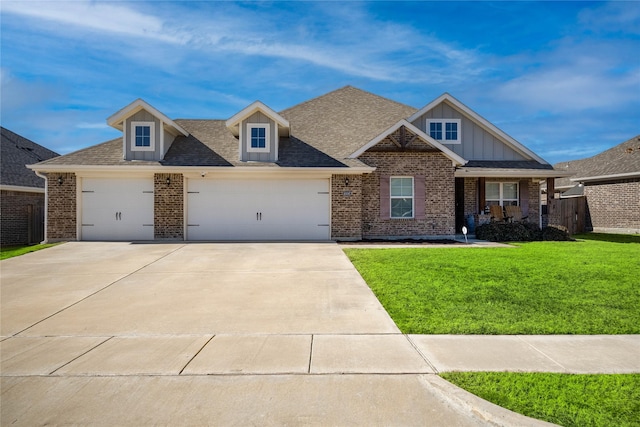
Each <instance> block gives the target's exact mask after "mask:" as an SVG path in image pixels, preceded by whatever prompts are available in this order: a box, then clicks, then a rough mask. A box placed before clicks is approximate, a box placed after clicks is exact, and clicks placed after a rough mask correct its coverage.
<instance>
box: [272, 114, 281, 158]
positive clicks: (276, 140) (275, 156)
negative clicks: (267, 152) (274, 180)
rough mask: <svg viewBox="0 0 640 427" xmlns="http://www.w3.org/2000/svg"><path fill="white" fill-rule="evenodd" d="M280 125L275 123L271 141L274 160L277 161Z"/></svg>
mask: <svg viewBox="0 0 640 427" xmlns="http://www.w3.org/2000/svg"><path fill="white" fill-rule="evenodd" d="M279 131H280V125H279V124H278V123H276V131H275V132H274V134H275V141H274V143H273V154H274V162H277V161H278V147H279V145H280V134H279Z"/></svg>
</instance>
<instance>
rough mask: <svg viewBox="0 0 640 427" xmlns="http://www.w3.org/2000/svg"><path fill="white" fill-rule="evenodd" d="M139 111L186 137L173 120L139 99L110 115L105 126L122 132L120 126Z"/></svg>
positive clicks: (185, 133) (184, 132)
mask: <svg viewBox="0 0 640 427" xmlns="http://www.w3.org/2000/svg"><path fill="white" fill-rule="evenodd" d="M141 110H145V111H148V112H149V113H151V114H152V115H154V116H155V117H156V118H158V119H160V120H162V122H163V123H164V124H165V125H168V126H169V127H171V128H173V129H174V130H175V131H177V132H175V131H174V133H181V134H183V135H184V136H187V135H188V132H187V131H185V130H184V129H182V128H181V127H180V126H179V125H178V124H176V123H175V122H174V121H173V120H171V119H170V118H169V117H167V116H165V115H164V114H162V113H161V112H160V111H159V110H157V109H156V108H154V107H153V106H152V105H151V104H149V103H148V102H146V101H144V100H143V99H140V98H138V99H136V100H135V101H133V102H132V103H131V104H129V105H127V106H126V107H123V108H121V109H120V110H119V111H118V112H116V113H115V114H113V115H111V116H110V117H109V118H108V119H107V124H108V125H109V126H112V127H114V128H116V129H118V130H122V126H123V123H124V121H125V120H126V119H127V118H129V117H131V116H133V115H134V114H136V113H137V112H138V111H141Z"/></svg>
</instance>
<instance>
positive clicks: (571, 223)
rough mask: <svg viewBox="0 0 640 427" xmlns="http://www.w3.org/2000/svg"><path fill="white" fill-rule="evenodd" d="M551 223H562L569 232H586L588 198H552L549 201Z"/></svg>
mask: <svg viewBox="0 0 640 427" xmlns="http://www.w3.org/2000/svg"><path fill="white" fill-rule="evenodd" d="M547 209H548V211H547V213H548V218H549V225H562V226H563V227H566V228H567V230H568V231H569V234H576V233H584V231H585V223H586V219H587V199H586V198H585V197H572V198H570V199H552V200H549V201H548V207H547Z"/></svg>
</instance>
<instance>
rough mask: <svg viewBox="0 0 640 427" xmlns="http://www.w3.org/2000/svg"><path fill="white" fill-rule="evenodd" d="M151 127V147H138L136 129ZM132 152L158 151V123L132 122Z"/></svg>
mask: <svg viewBox="0 0 640 427" xmlns="http://www.w3.org/2000/svg"><path fill="white" fill-rule="evenodd" d="M138 126H140V127H143V126H148V127H149V146H148V147H147V146H140V147H138V146H137V145H136V127H138ZM129 140H130V142H131V151H155V149H156V123H155V122H131V137H130V138H129Z"/></svg>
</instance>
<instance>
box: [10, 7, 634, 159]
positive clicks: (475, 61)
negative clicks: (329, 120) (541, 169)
mask: <svg viewBox="0 0 640 427" xmlns="http://www.w3.org/2000/svg"><path fill="white" fill-rule="evenodd" d="M0 14H1V26H2V31H1V42H2V45H1V58H0V69H1V75H0V83H1V114H2V116H1V121H2V125H3V126H4V127H6V128H8V129H10V130H12V131H14V132H17V133H19V134H21V135H23V136H25V137H27V138H30V139H32V140H34V141H35V142H38V143H39V144H42V145H45V146H47V147H48V148H51V149H53V150H55V151H57V152H59V153H62V154H64V153H68V152H71V151H75V150H77V149H80V148H83V147H86V146H89V145H94V144H97V143H99V142H103V141H105V140H108V139H111V138H115V137H118V136H119V135H120V133H119V132H118V131H116V130H115V129H112V128H109V127H108V126H107V125H106V118H107V117H108V116H110V115H111V114H113V113H115V112H116V111H117V110H119V109H120V108H122V107H124V106H125V105H127V104H129V103H130V102H131V101H133V100H134V99H136V98H143V99H144V100H146V101H147V102H149V103H150V104H152V105H153V106H155V107H156V108H158V109H159V110H160V111H162V112H163V113H165V114H166V115H167V116H169V117H171V118H174V119H177V118H215V119H226V118H229V117H231V116H232V115H233V114H235V113H236V112H238V111H239V110H241V109H242V108H244V107H245V106H247V105H248V104H250V103H251V102H253V101H255V100H260V101H262V102H264V103H265V104H267V105H269V106H270V107H271V108H273V109H274V110H276V111H279V110H282V109H285V108H288V107H290V106H292V105H295V104H297V103H299V102H302V101H305V100H307V99H310V98H313V97H315V96H318V95H322V94H324V93H326V92H329V91H331V90H334V89H337V88H340V87H342V86H344V85H353V86H356V87H359V88H361V89H364V90H367V91H371V92H374V93H376V94H378V95H381V96H385V97H388V98H391V99H394V100H396V101H398V102H402V103H405V104H408V105H411V106H414V107H417V108H420V107H422V106H424V105H425V104H427V103H428V102H430V101H431V100H433V99H434V98H436V97H437V96H439V95H440V94H442V93H443V92H449V93H451V94H452V95H453V96H455V97H456V98H458V99H459V100H461V101H462V102H463V103H465V104H466V105H468V106H469V107H470V108H471V109H473V110H474V111H476V112H477V113H479V114H480V115H482V116H483V117H485V118H486V119H488V120H489V121H491V122H492V123H494V124H495V125H497V126H498V127H499V128H501V129H502V130H504V131H505V132H507V133H508V134H509V135H511V136H512V137H513V138H515V139H516V140H518V141H520V142H522V143H523V144H525V145H526V146H528V147H529V148H531V149H532V150H534V151H535V152H537V153H538V154H539V155H541V156H542V157H543V158H545V159H546V160H547V161H549V162H551V163H555V162H558V161H563V160H570V159H575V158H582V157H588V156H591V155H594V154H597V153H599V152H600V151H602V150H605V149H607V148H609V147H612V146H614V145H617V144H619V143H621V142H623V141H625V140H627V139H629V138H631V137H633V136H635V135H637V134H640V2H636V1H632V2H626V1H615V2H577V1H571V2H556V1H549V2H506V1H496V2H418V1H415V2H382V1H377V2H264V3H263V2H244V3H236V2H226V1H225V2H213V1H182V2H169V1H132V2H127V1H114V2H101V1H82V0H78V1H46V2H36V1H20V2H12V1H6V0H3V1H2V2H1V3H0Z"/></svg>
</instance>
